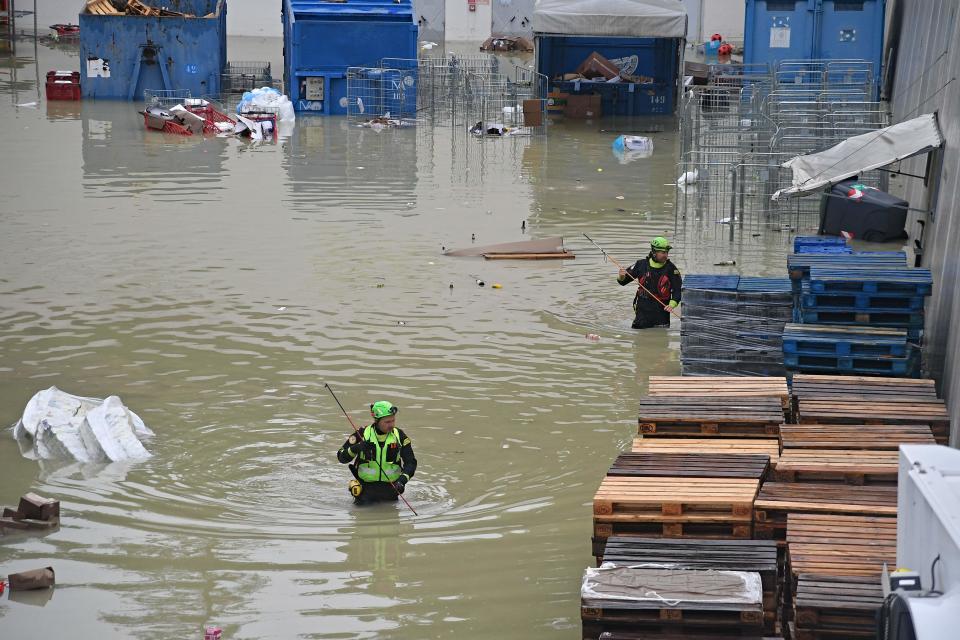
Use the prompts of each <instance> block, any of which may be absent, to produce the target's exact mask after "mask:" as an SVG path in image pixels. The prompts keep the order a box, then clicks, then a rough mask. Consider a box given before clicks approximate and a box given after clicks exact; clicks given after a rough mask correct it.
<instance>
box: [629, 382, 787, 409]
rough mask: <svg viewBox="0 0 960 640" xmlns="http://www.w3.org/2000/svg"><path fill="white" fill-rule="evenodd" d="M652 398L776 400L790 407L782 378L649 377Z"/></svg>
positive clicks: (785, 383) (785, 385)
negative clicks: (769, 397)
mask: <svg viewBox="0 0 960 640" xmlns="http://www.w3.org/2000/svg"><path fill="white" fill-rule="evenodd" d="M647 393H648V394H649V395H651V396H673V397H675V398H676V397H702V396H711V395H714V394H717V395H722V396H723V397H725V398H746V397H756V396H775V397H777V398H780V401H781V404H782V406H783V407H784V408H786V407H788V406H789V399H790V390H789V388H788V387H787V379H786V378H785V377H783V376H756V377H751V376H650V378H649V391H648V392H647Z"/></svg>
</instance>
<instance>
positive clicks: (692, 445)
mask: <svg viewBox="0 0 960 640" xmlns="http://www.w3.org/2000/svg"><path fill="white" fill-rule="evenodd" d="M632 450H633V451H634V452H635V453H641V452H642V453H662V454H666V453H709V454H733V455H736V454H744V455H766V456H768V457H769V458H770V464H771V465H774V464H776V463H777V460H778V459H779V458H780V444H779V443H778V442H777V440H776V438H756V439H751V438H661V437H656V438H643V437H638V438H634V439H633V447H632Z"/></svg>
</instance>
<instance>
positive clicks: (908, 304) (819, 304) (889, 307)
mask: <svg viewBox="0 0 960 640" xmlns="http://www.w3.org/2000/svg"><path fill="white" fill-rule="evenodd" d="M925 301H926V298H924V297H923V296H896V295H884V294H871V293H853V292H847V293H843V294H838V293H811V292H810V289H809V287H808V286H807V283H804V284H803V294H802V295H801V296H800V306H801V307H803V308H804V309H822V310H825V311H829V310H831V309H856V310H862V311H871V312H872V311H923V306H924V302H925Z"/></svg>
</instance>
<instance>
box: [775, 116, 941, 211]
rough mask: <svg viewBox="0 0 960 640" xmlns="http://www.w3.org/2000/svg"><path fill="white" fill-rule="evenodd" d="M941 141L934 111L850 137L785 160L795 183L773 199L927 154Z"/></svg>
mask: <svg viewBox="0 0 960 640" xmlns="http://www.w3.org/2000/svg"><path fill="white" fill-rule="evenodd" d="M942 144H943V136H942V135H940V128H939V127H938V126H937V118H936V116H934V115H933V114H932V113H928V114H927V115H923V116H920V117H919V118H914V119H913V120H907V121H906V122H901V123H900V124H895V125H893V126H891V127H886V128H884V129H878V130H876V131H871V132H870V133H864V134H861V135H859V136H854V137H852V138H847V139H846V140H844V141H843V142H841V143H840V144H838V145H836V146H834V147H830V148H829V149H827V150H826V151H821V152H820V153H811V154H809V155H805V156H797V157H795V158H793V159H791V160H788V161H787V162H784V163H783V165H781V166H783V167H785V168H788V169H793V186H792V187H789V188H787V189H780V190H779V191H777V192H776V193H775V194H773V199H774V200H779V199H780V198H787V197H790V196H802V195H805V194H807V193H810V192H812V191H819V190H821V189H823V188H824V187H829V186H830V185H834V184H837V183H838V182H842V181H844V180H846V179H847V178H851V177H853V176H855V175H858V174H860V173H863V172H864V171H870V170H871V169H878V168H880V167H885V166H887V165H888V164H891V163H893V162H896V161H897V160H903V159H905V158H909V157H911V156H915V155H917V154H919V153H926V152H927V151H930V150H932V149H935V148H937V147H939V146H941V145H942Z"/></svg>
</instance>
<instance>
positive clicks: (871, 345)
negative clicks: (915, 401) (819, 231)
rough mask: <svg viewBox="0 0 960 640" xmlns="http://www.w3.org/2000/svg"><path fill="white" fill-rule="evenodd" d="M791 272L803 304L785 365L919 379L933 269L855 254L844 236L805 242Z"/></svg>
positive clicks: (902, 259)
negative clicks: (921, 341)
mask: <svg viewBox="0 0 960 640" xmlns="http://www.w3.org/2000/svg"><path fill="white" fill-rule="evenodd" d="M794 251H795V253H794V254H792V255H790V256H788V257H787V266H788V269H789V271H790V278H791V280H792V282H793V290H794V292H795V293H796V296H797V300H796V303H795V308H794V322H795V323H799V324H791V325H789V326H787V327H786V329H785V330H784V335H783V352H784V364H785V365H786V366H787V369H789V370H791V371H799V372H804V373H834V374H863V375H889V376H916V375H919V371H920V350H919V348H918V346H919V344H920V340H921V337H922V332H923V307H924V302H925V298H926V296H929V295H930V293H931V291H932V286H933V283H932V279H931V275H930V271H929V270H928V269H909V268H908V267H907V262H906V255H905V254H904V253H903V252H864V253H854V252H852V251H850V249H849V247H847V246H846V244H845V243H844V242H843V241H842V240H841V239H839V238H833V239H827V238H817V239H814V238H809V237H798V238H797V239H796V241H795V243H794Z"/></svg>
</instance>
